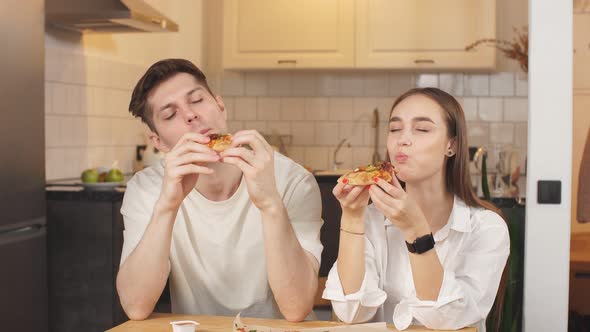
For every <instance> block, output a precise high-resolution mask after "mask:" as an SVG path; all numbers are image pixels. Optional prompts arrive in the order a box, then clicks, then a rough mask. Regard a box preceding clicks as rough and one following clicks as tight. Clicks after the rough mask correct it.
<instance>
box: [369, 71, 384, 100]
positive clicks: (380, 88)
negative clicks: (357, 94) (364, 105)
mask: <svg viewBox="0 0 590 332" xmlns="http://www.w3.org/2000/svg"><path fill="white" fill-rule="evenodd" d="M364 90H365V91H364V95H365V96H367V97H370V96H388V95H389V74H387V73H367V74H366V75H365V86H364Z"/></svg>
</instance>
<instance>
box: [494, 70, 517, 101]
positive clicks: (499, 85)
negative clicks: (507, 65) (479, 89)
mask: <svg viewBox="0 0 590 332" xmlns="http://www.w3.org/2000/svg"><path fill="white" fill-rule="evenodd" d="M490 96H514V74H513V73H496V74H491V75H490Z"/></svg>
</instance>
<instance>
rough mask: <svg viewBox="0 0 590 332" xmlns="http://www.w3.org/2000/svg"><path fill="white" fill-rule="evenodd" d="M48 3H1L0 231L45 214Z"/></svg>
mask: <svg viewBox="0 0 590 332" xmlns="http://www.w3.org/2000/svg"><path fill="white" fill-rule="evenodd" d="M44 19H45V14H44V0H27V1H22V0H1V1H0V41H2V51H1V54H2V55H1V56H0V58H1V59H2V61H0V112H2V121H0V142H2V144H0V156H2V157H1V160H2V161H0V228H2V227H3V226H10V227H12V224H16V223H21V222H25V221H27V220H31V219H35V218H40V217H43V216H45V131H44V126H45V113H44V105H45V102H44V94H45V85H44V84H45V83H44V75H45V72H44V57H45V44H44V43H45V23H44V21H45V20H44Z"/></svg>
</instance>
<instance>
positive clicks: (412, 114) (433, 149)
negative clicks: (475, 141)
mask: <svg viewBox="0 0 590 332" xmlns="http://www.w3.org/2000/svg"><path fill="white" fill-rule="evenodd" d="M451 143H452V141H451V139H450V138H449V137H448V132H447V124H446V121H445V120H444V110H443V109H442V108H441V107H440V106H439V105H438V104H437V103H436V102H435V101H434V100H432V99H430V98H428V97H426V96H423V95H420V94H417V95H413V96H410V97H408V98H406V99H404V100H403V101H402V102H400V103H399V104H398V105H397V106H396V107H395V108H394V109H393V112H392V113H391V117H390V119H389V134H388V136H387V151H388V152H389V156H390V158H391V162H392V164H393V165H394V166H395V168H396V169H397V171H398V173H397V175H398V178H399V179H400V180H402V181H404V182H407V183H412V182H421V181H424V180H427V179H429V178H432V177H433V176H436V175H437V174H441V175H442V176H444V165H445V162H446V153H447V152H448V150H449V149H450V148H451ZM454 152H455V151H454V150H453V153H454Z"/></svg>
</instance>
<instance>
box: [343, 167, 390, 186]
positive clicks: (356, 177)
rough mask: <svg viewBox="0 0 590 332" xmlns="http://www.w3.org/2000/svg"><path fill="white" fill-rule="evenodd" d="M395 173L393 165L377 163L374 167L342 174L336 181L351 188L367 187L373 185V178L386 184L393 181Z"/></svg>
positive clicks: (361, 168) (360, 168)
mask: <svg viewBox="0 0 590 332" xmlns="http://www.w3.org/2000/svg"><path fill="white" fill-rule="evenodd" d="M394 172H395V170H394V168H393V165H391V164H390V163H389V162H387V161H382V162H379V163H377V164H375V165H367V166H364V167H359V168H357V169H355V170H354V171H353V172H350V173H348V174H344V175H343V176H341V177H340V178H339V179H338V182H339V183H346V184H347V185H351V186H368V185H372V184H375V180H374V179H375V178H380V179H383V180H385V181H387V182H391V180H393V173H394Z"/></svg>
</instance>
